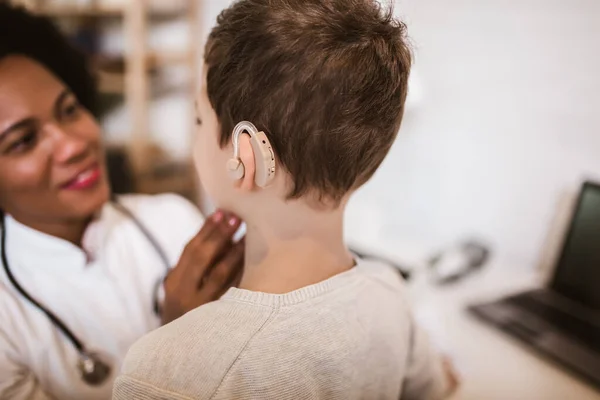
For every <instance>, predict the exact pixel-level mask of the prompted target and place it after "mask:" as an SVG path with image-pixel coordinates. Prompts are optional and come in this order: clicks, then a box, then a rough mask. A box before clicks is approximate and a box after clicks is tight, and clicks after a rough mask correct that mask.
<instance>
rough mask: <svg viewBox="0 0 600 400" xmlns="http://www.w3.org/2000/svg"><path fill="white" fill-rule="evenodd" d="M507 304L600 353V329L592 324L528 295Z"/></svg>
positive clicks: (512, 298) (511, 299)
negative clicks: (532, 315) (537, 318)
mask: <svg viewBox="0 0 600 400" xmlns="http://www.w3.org/2000/svg"><path fill="white" fill-rule="evenodd" d="M506 302H507V303H508V304H513V305H515V306H517V307H520V308H522V309H524V310H527V311H529V312H530V313H532V314H535V315H536V316H538V317H539V318H541V319H543V320H544V321H546V322H547V323H549V324H550V325H552V326H553V327H555V328H556V329H557V330H560V331H562V332H564V333H566V334H568V335H569V336H572V337H573V338H575V339H578V340H579V341H581V342H582V343H584V344H585V345H587V346H589V347H591V348H592V349H593V350H594V351H596V352H598V353H600V328H598V327H597V326H595V325H592V324H591V323H590V322H587V321H585V320H582V319H580V318H577V317H575V316H572V315H570V314H568V313H566V312H564V311H561V310H559V309H557V308H554V307H552V306H549V305H547V304H545V303H542V302H540V301H537V300H535V299H534V298H532V297H531V296H530V295H527V294H525V295H521V296H515V297H510V298H508V299H506Z"/></svg>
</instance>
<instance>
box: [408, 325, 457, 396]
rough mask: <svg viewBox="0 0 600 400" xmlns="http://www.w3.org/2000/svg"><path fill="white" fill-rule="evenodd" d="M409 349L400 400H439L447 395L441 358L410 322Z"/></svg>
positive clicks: (420, 329)
mask: <svg viewBox="0 0 600 400" xmlns="http://www.w3.org/2000/svg"><path fill="white" fill-rule="evenodd" d="M410 335H411V336H410V349H409V356H408V360H407V366H406V375H405V377H404V383H403V386H402V395H401V400H440V399H443V398H445V396H446V395H447V393H448V389H449V387H448V385H449V383H448V381H447V377H446V374H445V372H444V368H443V363H442V357H441V355H440V354H439V353H438V352H437V350H436V349H435V348H434V347H433V345H432V344H431V342H430V341H429V337H428V336H427V334H426V333H425V332H424V331H423V330H422V328H421V327H420V326H419V325H417V324H416V323H415V321H414V320H412V321H411V334H410Z"/></svg>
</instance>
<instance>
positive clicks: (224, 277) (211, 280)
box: [200, 241, 245, 300]
mask: <svg viewBox="0 0 600 400" xmlns="http://www.w3.org/2000/svg"><path fill="white" fill-rule="evenodd" d="M244 250H245V243H244V242H243V241H240V242H238V243H236V244H234V245H233V246H232V247H231V249H230V250H229V252H228V253H227V254H226V255H225V256H224V257H223V258H222V259H221V260H220V261H219V262H218V263H217V265H216V266H215V267H214V268H213V269H212V270H211V271H210V272H209V274H208V276H207V277H206V279H204V285H203V286H202V288H201V289H200V295H201V296H202V297H204V298H210V299H211V300H214V299H215V298H216V296H217V295H218V294H219V293H221V292H222V290H223V289H225V288H227V289H228V288H229V287H230V286H231V282H232V280H233V279H234V278H236V277H237V276H238V274H239V273H240V271H241V270H242V268H243V265H244Z"/></svg>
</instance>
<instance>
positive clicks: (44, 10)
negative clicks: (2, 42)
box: [34, 5, 188, 19]
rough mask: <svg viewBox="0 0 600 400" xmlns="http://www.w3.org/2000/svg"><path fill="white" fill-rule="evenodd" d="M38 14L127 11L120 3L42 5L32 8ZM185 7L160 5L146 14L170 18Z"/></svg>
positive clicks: (79, 15)
mask: <svg viewBox="0 0 600 400" xmlns="http://www.w3.org/2000/svg"><path fill="white" fill-rule="evenodd" d="M34 11H35V12H36V13H38V14H41V15H45V16H48V17H53V18H119V17H123V16H124V15H125V13H126V11H127V9H126V8H125V7H124V6H120V5H99V6H83V7H82V6H76V5H72V6H71V5H44V6H41V7H39V8H34ZM187 11H188V10H187V8H186V7H172V8H167V7H161V8H153V9H150V10H148V11H147V12H146V13H147V16H149V17H151V18H154V19H171V18H177V17H182V16H184V15H185V14H186V12H187Z"/></svg>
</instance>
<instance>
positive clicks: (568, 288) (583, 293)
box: [551, 183, 600, 310]
mask: <svg viewBox="0 0 600 400" xmlns="http://www.w3.org/2000/svg"><path fill="white" fill-rule="evenodd" d="M551 287H552V289H554V290H556V291H557V292H559V293H560V294H562V295H564V296H567V297H569V298H571V299H573V300H575V301H578V302H580V303H583V304H584V305H586V306H588V307H591V308H592V309H596V310H600V186H598V185H595V184H592V183H585V184H584V185H583V187H582V189H581V193H580V196H579V200H578V204H577V208H576V210H575V213H574V215H573V219H572V221H571V226H570V229H569V232H568V233H567V237H566V240H565V243H564V247H563V250H562V254H561V256H560V258H559V260H558V265H557V266H556V271H555V274H554V280H553V282H552V285H551Z"/></svg>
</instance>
